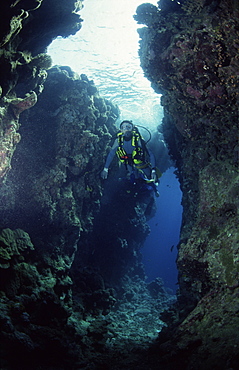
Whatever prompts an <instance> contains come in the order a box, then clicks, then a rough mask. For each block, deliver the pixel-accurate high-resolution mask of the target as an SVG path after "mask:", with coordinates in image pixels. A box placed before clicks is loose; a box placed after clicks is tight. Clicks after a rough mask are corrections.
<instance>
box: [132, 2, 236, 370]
mask: <svg viewBox="0 0 239 370" xmlns="http://www.w3.org/2000/svg"><path fill="white" fill-rule="evenodd" d="M159 7H160V8H161V10H160V11H159V10H158V9H157V7H152V5H150V4H143V5H142V6H139V7H138V9H137V14H136V16H135V19H136V20H137V21H138V23H141V24H145V25H147V27H144V28H142V29H140V30H139V34H140V37H141V41H140V43H141V47H140V52H139V53H140V58H141V65H142V68H143V70H144V72H145V75H146V76H147V77H148V79H149V80H150V81H151V82H152V86H153V88H154V89H155V91H157V92H160V93H162V104H163V106H164V112H165V117H164V123H163V131H164V136H165V139H166V141H167V144H168V147H169V150H170V153H171V156H172V158H173V159H174V160H175V162H176V164H177V167H178V177H179V180H180V183H181V188H182V191H183V206H184V215H183V225H182V230H181V241H180V244H179V252H178V261H177V263H178V269H179V292H178V303H177V307H176V311H175V313H174V314H172V315H171V316H170V319H169V320H168V322H169V326H170V327H171V331H170V330H168V333H167V335H168V341H167V340H166V337H167V335H166V337H164V336H163V335H162V336H161V337H160V336H159V341H160V344H159V345H158V351H159V353H161V355H159V356H160V357H161V360H158V361H159V364H160V363H163V364H164V365H163V366H164V368H165V369H167V368H171V367H170V366H171V365H170V364H171V363H175V361H179V360H180V361H181V362H182V368H184V369H189V368H193V369H211V368H217V369H225V368H227V367H230V368H233V369H234V368H236V363H237V362H238V358H239V348H238V345H237V343H238V319H237V316H238V299H239V298H238V292H239V268H238V252H239V250H238V228H237V224H238V217H239V216H238V205H239V203H238V188H239V178H238V122H239V117H238V106H239V96H238V91H239V90H238V87H239V85H238V81H239V80H238V70H239V59H238V40H239V23H238V15H239V8H238V3H237V2H235V1H230V0H228V1H193V0H185V1H180V2H174V1H169V0H168V1H166V0H164V1H163V0H162V1H160V2H159ZM227 310H228V311H227ZM175 315H176V316H177V318H176V317H175ZM173 328H174V329H173ZM172 337H173V338H174V339H172ZM169 338H170V339H169ZM158 366H160V365H158Z"/></svg>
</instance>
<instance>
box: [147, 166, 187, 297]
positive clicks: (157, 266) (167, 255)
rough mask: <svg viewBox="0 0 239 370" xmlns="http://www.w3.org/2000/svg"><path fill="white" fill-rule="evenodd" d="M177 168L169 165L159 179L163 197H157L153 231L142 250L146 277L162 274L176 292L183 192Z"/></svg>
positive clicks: (151, 223) (166, 283)
mask: <svg viewBox="0 0 239 370" xmlns="http://www.w3.org/2000/svg"><path fill="white" fill-rule="evenodd" d="M174 171H175V168H173V167H171V168H169V169H168V170H167V171H166V172H165V173H164V174H163V176H162V177H161V179H160V185H159V187H158V190H159V193H160V197H159V198H157V200H156V202H157V212H156V215H155V217H154V218H153V219H151V220H150V221H149V225H150V228H151V233H150V235H149V236H148V238H147V240H146V242H145V245H144V247H143V248H142V251H141V252H142V255H143V263H144V266H145V271H146V275H147V277H148V278H147V280H148V281H151V280H153V279H155V278H157V277H161V278H162V279H163V280H164V283H165V286H166V287H167V288H170V289H172V290H173V292H174V293H175V292H176V289H177V268H176V263H175V261H176V257H177V244H178V242H179V233H180V226H181V219H182V206H181V197H182V193H181V190H180V188H179V182H178V180H177V178H176V176H175V175H174V173H173V172H174ZM173 246H174V247H173Z"/></svg>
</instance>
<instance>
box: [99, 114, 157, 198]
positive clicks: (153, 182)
mask: <svg viewBox="0 0 239 370" xmlns="http://www.w3.org/2000/svg"><path fill="white" fill-rule="evenodd" d="M115 154H116V155H117V156H118V158H119V160H120V162H121V163H123V164H124V165H125V167H126V170H127V172H128V173H129V176H130V179H131V181H134V182H135V183H138V182H141V183H142V182H145V183H146V184H148V185H150V186H151V187H152V188H153V190H154V191H155V194H156V195H157V196H158V192H157V189H156V186H157V185H158V177H159V176H158V171H157V168H156V167H155V157H154V155H153V153H152V152H151V151H150V150H149V149H148V148H147V147H146V143H145V142H144V140H143V139H142V137H141V135H140V133H139V131H138V129H137V128H136V127H135V126H134V125H133V123H132V121H127V120H125V121H123V122H121V124H120V132H119V133H118V135H117V138H116V140H115V142H114V144H113V146H112V148H111V151H110V152H109V154H108V156H107V158H106V162H105V166H104V169H103V171H102V172H101V177H102V178H103V179H107V177H108V171H109V166H110V164H111V162H112V160H113V158H114V156H115Z"/></svg>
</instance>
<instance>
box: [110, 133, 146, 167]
mask: <svg viewBox="0 0 239 370" xmlns="http://www.w3.org/2000/svg"><path fill="white" fill-rule="evenodd" d="M117 138H118V144H119V146H118V148H117V150H116V154H117V156H118V158H119V160H120V162H122V163H124V164H126V165H127V164H128V165H130V166H134V167H136V168H145V167H147V166H148V165H149V163H148V162H147V161H146V158H145V157H146V153H145V150H143V148H141V146H140V145H139V142H140V141H141V143H142V141H143V139H142V138H141V136H140V134H139V133H138V132H137V131H136V130H133V131H132V138H131V145H132V153H131V154H129V153H126V151H125V149H124V147H123V145H124V134H123V132H119V133H118V135H117ZM146 151H147V150H146Z"/></svg>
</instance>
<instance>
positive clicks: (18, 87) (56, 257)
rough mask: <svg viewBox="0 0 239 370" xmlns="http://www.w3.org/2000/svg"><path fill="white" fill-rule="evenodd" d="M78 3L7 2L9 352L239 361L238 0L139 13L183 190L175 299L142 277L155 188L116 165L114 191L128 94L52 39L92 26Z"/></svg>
mask: <svg viewBox="0 0 239 370" xmlns="http://www.w3.org/2000/svg"><path fill="white" fill-rule="evenodd" d="M81 7H82V1H75V0H70V1H69V0H47V1H46V0H35V1H32V2H29V1H28V0H19V1H15V0H14V1H13V0H11V1H9V2H8V3H6V2H4V3H3V4H1V5H0V9H1V15H4V17H3V16H1V18H2V21H1V22H0V66H1V77H0V92H1V100H0V118H1V120H0V179H1V184H0V187H1V193H0V210H1V218H0V228H1V232H0V325H1V334H0V342H1V346H0V355H1V361H2V362H1V367H2V368H3V369H9V370H10V369H14V370H15V369H23V368H24V369H33V368H35V369H51V370H52V369H58V370H60V369H66V368H67V369H72V370H74V369H86V370H87V369H92V370H93V369H111V370H116V369H125V368H127V369H129V370H130V369H132V370H133V369H142V370H143V369H145V368H150V369H159V368H163V369H165V370H167V369H172V368H178V364H179V363H180V366H181V368H182V369H185V370H186V369H192V368H193V369H198V370H200V369H212V368H214V369H223V370H224V369H229V368H230V369H236V368H237V366H238V360H239V349H238V342H239V341H238V339H239V338H238V333H239V331H238V326H239V323H238V300H239V298H238V297H239V296H238V293H239V284H238V275H239V269H238V252H239V251H238V230H237V225H238V205H239V202H238V196H239V191H238V182H239V179H238V139H237V134H238V91H239V90H238V64H239V61H238V45H239V33H238V32H239V24H238V18H239V17H238V14H239V9H238V2H237V1H234V0H225V1H222V0H216V1H211V0H207V1H201V0H200V1H196V0H195V1H194V0H181V1H173V0H172V1H171V0H161V1H159V7H160V10H159V8H158V7H156V6H153V5H151V4H142V5H141V6H140V7H139V8H138V9H137V14H136V16H135V19H136V20H137V22H138V23H140V24H144V25H146V27H144V28H142V29H140V30H139V34H140V37H141V41H140V58H141V65H142V68H143V70H144V73H145V75H146V77H147V78H148V79H149V80H150V81H151V82H152V86H153V88H154V89H155V90H156V91H157V92H159V93H162V104H163V106H164V112H165V117H164V122H163V132H164V137H165V140H166V142H167V145H168V147H169V151H170V154H171V157H172V159H173V160H174V161H175V163H176V166H177V168H178V170H177V175H178V178H179V180H180V183H181V188H182V191H183V206H184V215H183V225H182V231H181V240H180V244H179V246H178V249H179V250H178V261H177V263H178V269H179V290H178V294H177V301H176V302H175V303H174V305H173V306H171V307H170V309H169V306H170V305H171V304H172V303H173V302H174V300H175V299H174V296H172V295H171V294H169V292H167V291H166V290H165V288H164V287H163V283H162V281H161V280H160V279H157V280H156V281H154V282H151V283H150V284H146V283H145V276H144V270H143V266H142V264H141V259H140V247H141V246H142V243H143V242H144V240H145V237H146V236H147V234H148V232H149V228H148V225H147V220H148V219H149V218H150V217H152V215H153V213H154V209H155V203H154V196H153V194H152V193H144V192H139V191H138V189H135V188H134V186H133V185H132V184H131V187H129V184H128V183H127V182H125V183H120V182H119V181H118V182H115V177H114V174H115V172H114V170H112V178H111V179H109V187H108V188H107V187H106V188H105V193H104V194H103V186H102V182H101V179H100V176H99V175H100V171H101V169H102V167H103V162H104V157H105V155H106V153H107V150H108V149H109V145H110V142H111V139H112V137H113V136H114V134H115V132H116V128H115V126H114V123H115V121H116V119H117V117H118V114H119V110H118V107H116V106H114V105H113V104H112V103H111V102H109V101H107V100H106V99H104V98H103V97H101V96H100V94H99V92H98V90H97V88H96V86H95V85H94V83H93V82H92V81H89V79H88V78H87V76H85V75H84V74H81V75H80V76H78V75H76V74H75V73H74V72H73V71H71V69H70V68H69V67H62V66H61V67H60V66H55V67H53V68H51V60H50V58H49V56H47V55H46V54H45V49H46V47H47V46H48V45H49V43H50V42H51V41H52V39H54V38H55V37H56V36H58V35H62V36H63V37H67V36H68V35H70V34H74V33H75V32H76V31H77V30H79V29H80V27H81V19H80V16H79V15H78V14H76V11H77V10H80V9H81ZM28 108H30V109H28ZM21 138H22V139H21ZM20 139H21V140H20ZM13 154H14V155H13ZM10 169H11V171H10ZM117 170H118V169H117V165H116V163H115V171H117ZM162 312H163V314H162V315H161V319H162V320H163V321H161V319H159V314H160V313H162ZM161 330H162V332H161ZM159 332H161V333H160V335H159V336H158V333H159ZM12 353H14V354H15V356H12ZM33 364H34V365H33Z"/></svg>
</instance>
